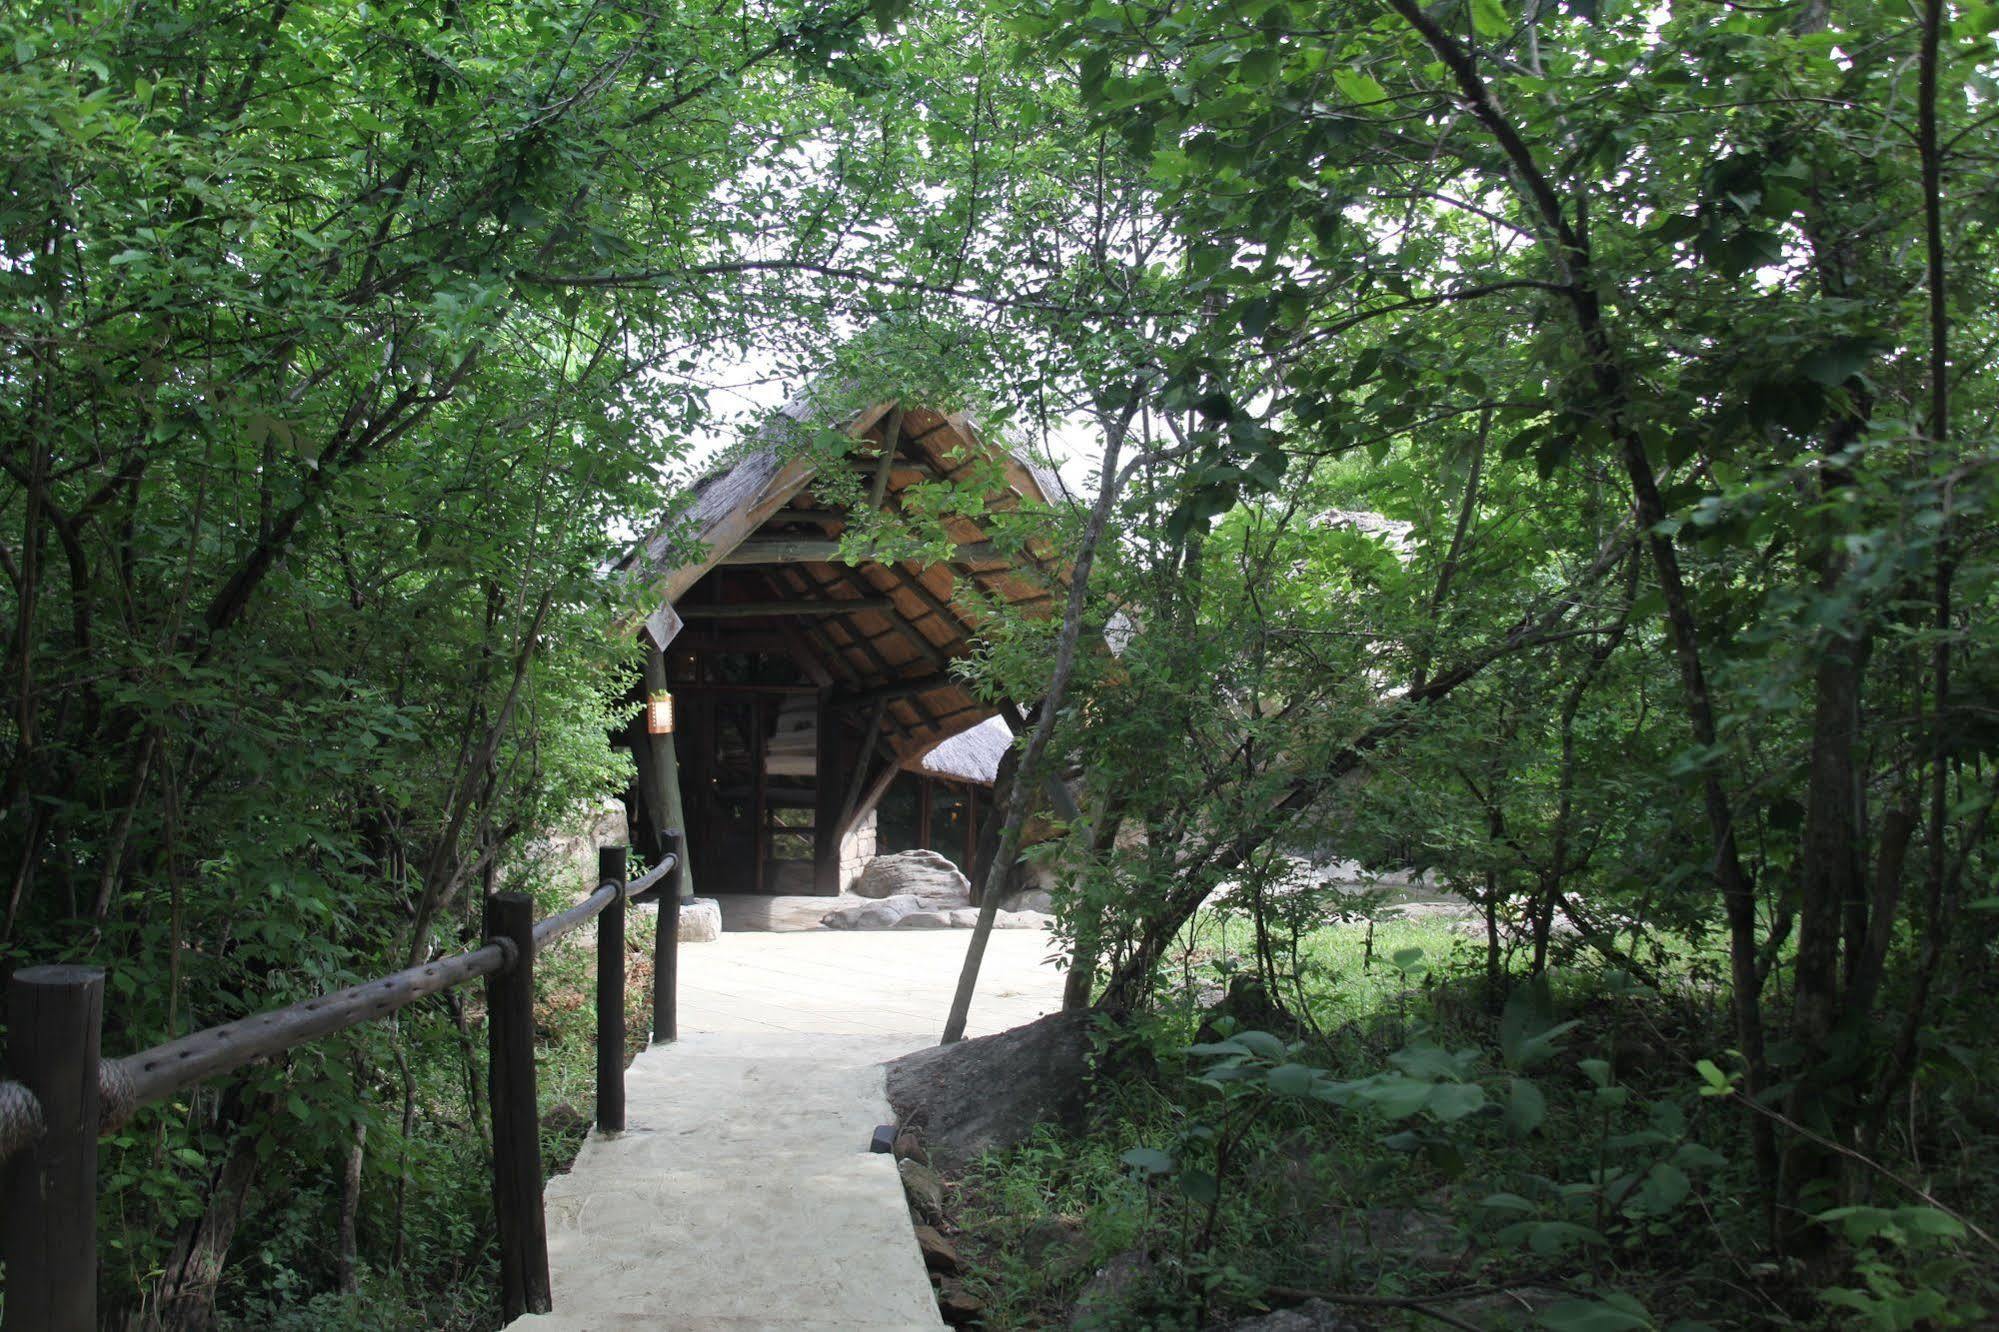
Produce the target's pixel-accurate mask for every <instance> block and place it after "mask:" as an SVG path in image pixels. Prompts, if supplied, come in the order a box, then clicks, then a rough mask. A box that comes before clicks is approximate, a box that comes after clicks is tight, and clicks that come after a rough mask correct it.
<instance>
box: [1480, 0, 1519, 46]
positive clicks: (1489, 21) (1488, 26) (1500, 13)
mask: <svg viewBox="0 0 1999 1332" xmlns="http://www.w3.org/2000/svg"><path fill="white" fill-rule="evenodd" d="M1471 25H1472V29H1473V30H1474V31H1475V32H1477V33H1478V35H1479V36H1481V37H1483V38H1485V39H1487V40H1488V41H1491V40H1496V39H1497V38H1500V37H1504V36H1506V35H1507V34H1508V33H1510V32H1512V31H1513V20H1512V19H1510V18H1508V17H1507V14H1506V6H1505V5H1503V4H1501V3H1500V0H1471Z"/></svg>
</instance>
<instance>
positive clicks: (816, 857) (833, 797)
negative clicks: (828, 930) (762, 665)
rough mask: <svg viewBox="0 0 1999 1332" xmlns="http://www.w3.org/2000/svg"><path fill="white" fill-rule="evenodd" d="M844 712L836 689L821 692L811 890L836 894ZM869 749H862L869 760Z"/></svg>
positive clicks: (816, 753)
mask: <svg viewBox="0 0 1999 1332" xmlns="http://www.w3.org/2000/svg"><path fill="white" fill-rule="evenodd" d="M840 720H841V714H840V713H838V712H836V711H835V710H834V708H833V691H832V690H830V689H822V690H820V691H819V717H818V727H817V741H818V746H817V751H816V752H815V753H814V755H813V765H812V766H813V778H812V781H813V786H812V891H813V892H815V893H819V894H821V895H822V896H826V897H834V896H837V895H838V894H839V891H840V840H841V828H840V813H841V806H842V802H843V800H844V798H845V795H846V789H845V788H846V783H845V782H844V781H842V780H841V778H842V777H844V776H845V775H846V774H845V770H844V769H843V768H842V767H841V764H842V763H843V762H845V761H846V752H847V746H846V745H844V744H842V743H841V740H842V736H841V734H840ZM867 756H868V751H867V750H866V749H863V750H862V751H861V758H862V760H863V761H865V760H866V758H867Z"/></svg>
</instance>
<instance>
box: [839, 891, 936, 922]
mask: <svg viewBox="0 0 1999 1332" xmlns="http://www.w3.org/2000/svg"><path fill="white" fill-rule="evenodd" d="M921 910H923V899H922V898H919V897H917V896H916V895H915V894H913V893H899V894H897V895H896V896H894V897H884V898H882V899H880V900H879V901H869V900H867V899H865V898H862V899H851V898H843V899H842V900H841V904H840V905H839V906H837V907H834V908H833V909H832V910H831V911H828V912H827V913H826V914H825V915H823V916H821V917H820V918H819V923H820V924H821V925H824V926H825V927H826V928H827V929H829V930H886V929H891V928H893V927H894V925H895V923H896V922H897V921H899V920H901V919H902V918H903V917H904V916H906V915H908V914H909V913H910V912H912V911H921Z"/></svg>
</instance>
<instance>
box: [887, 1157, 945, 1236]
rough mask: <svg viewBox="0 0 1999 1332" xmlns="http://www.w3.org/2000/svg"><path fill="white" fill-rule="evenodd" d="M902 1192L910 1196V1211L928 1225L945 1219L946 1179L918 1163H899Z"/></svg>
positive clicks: (897, 1165)
mask: <svg viewBox="0 0 1999 1332" xmlns="http://www.w3.org/2000/svg"><path fill="white" fill-rule="evenodd" d="M895 1168H896V1173H897V1174H899V1175H901V1176H902V1191H903V1192H904V1193H905V1194H907V1195H908V1196H909V1210H910V1211H911V1212H912V1213H914V1214H915V1216H916V1218H917V1220H919V1221H922V1222H924V1223H925V1224H926V1225H932V1226H934V1225H936V1224H937V1223H938V1222H940V1221H942V1220H943V1219H944V1177H943V1176H942V1175H939V1174H938V1173H937V1172H936V1171H935V1170H932V1169H931V1168H930V1167H929V1166H927V1165H923V1164H922V1163H920V1162H917V1161H897V1162H896V1163H895Z"/></svg>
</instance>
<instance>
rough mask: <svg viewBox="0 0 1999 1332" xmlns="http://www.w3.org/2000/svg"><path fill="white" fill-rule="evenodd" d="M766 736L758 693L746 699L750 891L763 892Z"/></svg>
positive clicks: (767, 842)
mask: <svg viewBox="0 0 1999 1332" xmlns="http://www.w3.org/2000/svg"><path fill="white" fill-rule="evenodd" d="M769 735H770V722H769V719H768V718H767V717H766V716H765V708H764V696H763V695H762V694H758V695H756V696H755V697H753V698H751V699H750V837H751V840H752V842H753V843H754V844H755V848H756V849H755V853H754V855H753V856H752V857H751V863H750V891H751V892H753V893H761V892H764V891H765V888H764V867H765V865H766V864H768V863H769V861H770V810H769V809H768V808H766V807H765V805H764V785H765V782H766V781H767V780H768V777H769V768H768V765H769V763H770V755H769V754H767V753H766V752H765V750H764V741H765V739H766V738H767V737H768V736H769Z"/></svg>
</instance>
